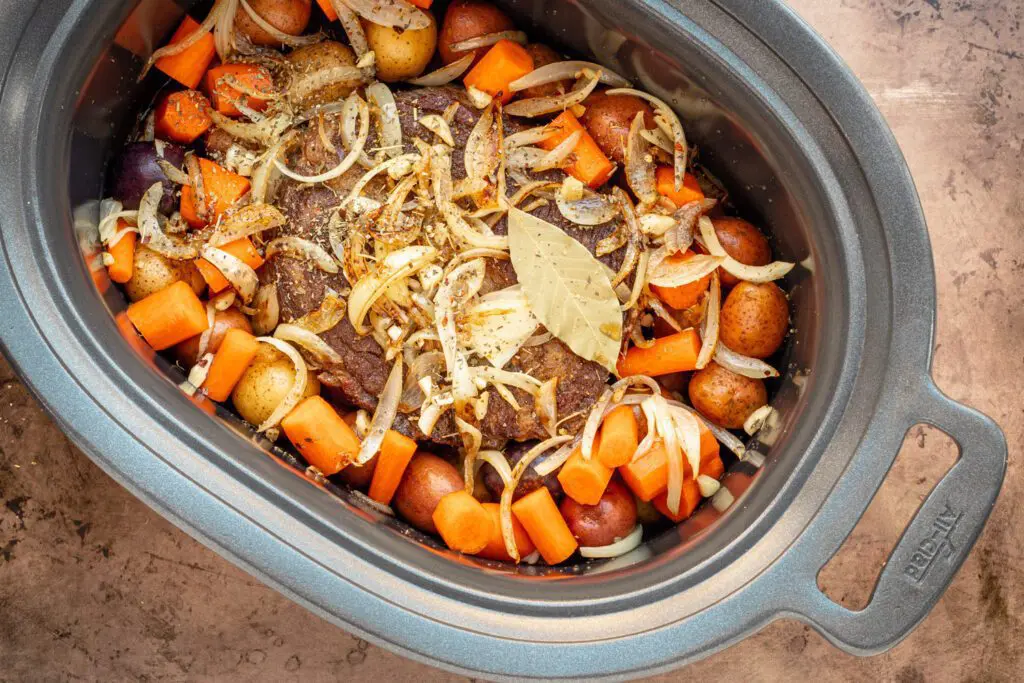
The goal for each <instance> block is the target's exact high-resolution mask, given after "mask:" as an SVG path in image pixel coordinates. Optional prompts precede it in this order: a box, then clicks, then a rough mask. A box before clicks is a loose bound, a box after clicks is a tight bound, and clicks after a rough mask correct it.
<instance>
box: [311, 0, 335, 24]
mask: <svg viewBox="0 0 1024 683" xmlns="http://www.w3.org/2000/svg"><path fill="white" fill-rule="evenodd" d="M316 4H318V5H320V9H322V10H323V12H324V16H325V17H327V21H337V20H338V13H337V12H335V11H334V6H333V5H331V0H316Z"/></svg>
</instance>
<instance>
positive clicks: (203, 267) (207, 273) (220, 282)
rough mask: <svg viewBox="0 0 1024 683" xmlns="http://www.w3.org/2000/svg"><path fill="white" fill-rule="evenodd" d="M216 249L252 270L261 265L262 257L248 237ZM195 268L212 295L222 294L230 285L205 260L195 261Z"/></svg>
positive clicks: (214, 267)
mask: <svg viewBox="0 0 1024 683" xmlns="http://www.w3.org/2000/svg"><path fill="white" fill-rule="evenodd" d="M217 248H218V249H222V250H223V251H226V252H227V253H229V254H231V255H232V256H234V257H235V258H237V259H239V260H240V261H242V263H244V264H245V265H247V266H249V267H250V268H252V269H253V270H255V269H256V268H259V267H260V266H262V265H263V257H262V256H260V253H259V252H258V251H256V247H254V246H253V245H252V241H251V240H250V239H249V238H248V237H242V238H241V239H237V240H235V241H234V242H228V243H227V244H224V245H221V246H220V247H217ZM196 267H197V268H198V269H199V273H200V274H201V275H202V276H203V279H204V280H206V284H207V285H209V287H210V291H211V292H212V293H214V294H217V293H219V292H222V291H224V290H225V289H227V288H228V287H229V286H230V285H231V283H230V282H228V281H227V278H225V277H224V276H223V275H222V274H221V272H220V271H219V270H217V267H216V266H215V265H213V264H212V263H210V262H209V261H207V260H206V259H204V258H201V259H196Z"/></svg>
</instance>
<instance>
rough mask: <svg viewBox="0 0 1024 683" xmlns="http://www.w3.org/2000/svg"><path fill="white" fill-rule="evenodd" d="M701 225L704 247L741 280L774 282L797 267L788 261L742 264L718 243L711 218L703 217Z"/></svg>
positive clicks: (723, 266)
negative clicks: (719, 257)
mask: <svg viewBox="0 0 1024 683" xmlns="http://www.w3.org/2000/svg"><path fill="white" fill-rule="evenodd" d="M699 225H700V236H701V237H702V238H703V239H704V245H705V246H706V247H707V248H708V251H709V252H711V254H712V256H721V257H723V258H724V259H725V260H724V261H722V268H723V269H725V271H726V272H728V273H729V274H730V275H734V276H736V277H737V278H739V279H740V280H746V281H747V282H755V283H762V282H772V281H773V280H778V279H779V278H781V277H783V276H785V275H786V273H788V272H789V271H791V270H793V266H795V265H796V264H795V263H789V262H786V261H773V262H772V263H769V264H768V265H766V266H748V265H746V264H743V263H740V262H739V261H737V260H736V259H734V258H733V257H731V256H729V254H728V253H727V252H726V251H725V248H724V247H723V246H722V243H721V242H719V241H718V234H717V233H716V232H715V224H714V223H712V222H711V219H710V218H708V217H707V216H701V217H700V223H699Z"/></svg>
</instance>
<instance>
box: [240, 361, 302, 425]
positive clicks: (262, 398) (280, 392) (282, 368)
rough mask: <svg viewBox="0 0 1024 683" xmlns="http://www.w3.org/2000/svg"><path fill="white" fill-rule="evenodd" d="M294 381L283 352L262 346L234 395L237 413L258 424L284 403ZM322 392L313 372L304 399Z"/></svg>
mask: <svg viewBox="0 0 1024 683" xmlns="http://www.w3.org/2000/svg"><path fill="white" fill-rule="evenodd" d="M294 379H295V368H294V366H293V365H292V362H291V360H290V359H289V358H288V357H287V356H285V355H284V354H283V353H281V352H280V351H278V350H277V349H274V348H272V347H270V346H268V345H266V344H261V345H260V348H259V351H257V353H256V358H255V359H253V362H252V364H251V365H250V366H249V368H248V369H247V370H246V371H245V374H243V375H242V379H240V380H239V381H238V384H236V385H235V389H234V391H232V392H231V401H232V403H234V406H235V410H237V411H238V414H239V415H241V416H242V419H244V420H245V421H246V422H248V423H249V424H252V425H259V424H260V423H262V422H263V421H264V420H266V419H267V418H268V417H270V414H271V413H272V412H274V408H276V407H277V405H278V404H279V403H280V402H281V401H282V400H284V397H285V396H286V395H287V394H288V390H289V389H291V388H292V381H293V380H294ZM319 393H320V382H318V381H317V379H316V377H314V376H313V374H312V373H309V372H307V373H306V391H305V393H304V394H303V397H307V396H315V395H316V394H319Z"/></svg>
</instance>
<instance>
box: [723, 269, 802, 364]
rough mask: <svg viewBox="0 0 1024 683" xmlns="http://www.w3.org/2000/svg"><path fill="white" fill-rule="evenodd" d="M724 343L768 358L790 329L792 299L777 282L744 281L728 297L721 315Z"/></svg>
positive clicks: (754, 355)
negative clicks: (787, 296) (790, 303)
mask: <svg viewBox="0 0 1024 683" xmlns="http://www.w3.org/2000/svg"><path fill="white" fill-rule="evenodd" d="M719 321H720V322H719V324H720V326H721V327H720V335H721V340H722V342H723V343H724V344H725V345H726V346H728V347H729V348H730V349H732V350H733V351H735V352H736V353H742V354H743V355H744V356H750V357H752V358H767V357H768V356H770V355H772V354H773V353H775V352H776V351H778V350H779V347H780V346H782V341H783V340H784V339H785V338H786V332H787V331H788V330H789V300H788V299H786V295H785V293H784V292H783V291H782V290H781V289H779V287H778V285H776V284H775V283H774V282H765V283H763V284H755V283H753V282H741V283H739V284H738V285H736V286H735V287H733V288H732V291H731V292H729V296H727V297H726V298H725V303H724V304H723V305H722V312H721V315H720V318H719Z"/></svg>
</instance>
